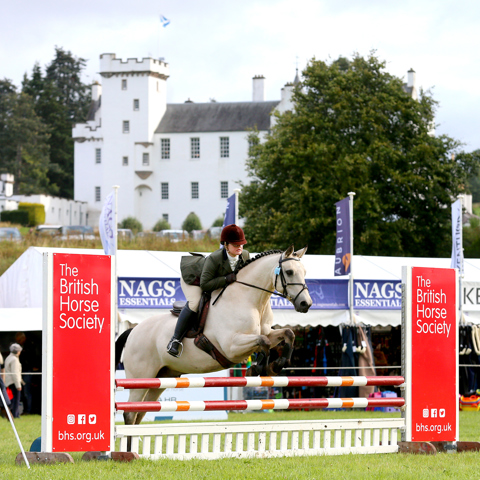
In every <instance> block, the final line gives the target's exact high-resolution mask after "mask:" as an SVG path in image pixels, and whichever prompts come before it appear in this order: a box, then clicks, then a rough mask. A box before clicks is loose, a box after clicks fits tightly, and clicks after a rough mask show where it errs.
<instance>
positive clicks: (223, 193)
mask: <svg viewBox="0 0 480 480" xmlns="http://www.w3.org/2000/svg"><path fill="white" fill-rule="evenodd" d="M220 198H228V182H220Z"/></svg>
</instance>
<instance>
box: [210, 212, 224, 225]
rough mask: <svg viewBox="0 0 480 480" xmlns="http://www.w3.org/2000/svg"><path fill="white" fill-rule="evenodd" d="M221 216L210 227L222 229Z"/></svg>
mask: <svg viewBox="0 0 480 480" xmlns="http://www.w3.org/2000/svg"><path fill="white" fill-rule="evenodd" d="M223 220H224V219H223V215H220V216H219V217H218V218H217V219H216V220H215V221H214V222H213V223H212V227H223Z"/></svg>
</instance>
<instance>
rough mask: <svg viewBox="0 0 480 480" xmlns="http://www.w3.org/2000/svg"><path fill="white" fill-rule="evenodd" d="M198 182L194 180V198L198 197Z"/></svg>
mask: <svg viewBox="0 0 480 480" xmlns="http://www.w3.org/2000/svg"><path fill="white" fill-rule="evenodd" d="M198 198H199V195H198V182H192V199H193V200H195V199H198Z"/></svg>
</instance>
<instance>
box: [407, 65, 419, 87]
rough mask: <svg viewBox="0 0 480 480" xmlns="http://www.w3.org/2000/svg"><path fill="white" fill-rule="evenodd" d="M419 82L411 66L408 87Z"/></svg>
mask: <svg viewBox="0 0 480 480" xmlns="http://www.w3.org/2000/svg"><path fill="white" fill-rule="evenodd" d="M416 83H417V79H416V74H415V70H414V69H413V68H411V69H410V70H409V71H408V83H407V87H415V84H416Z"/></svg>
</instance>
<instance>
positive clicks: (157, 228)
mask: <svg viewBox="0 0 480 480" xmlns="http://www.w3.org/2000/svg"><path fill="white" fill-rule="evenodd" d="M170 228H171V226H170V224H169V223H168V220H165V219H164V218H161V219H160V220H158V222H157V223H156V224H155V225H154V227H153V231H154V232H161V231H162V230H170Z"/></svg>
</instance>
